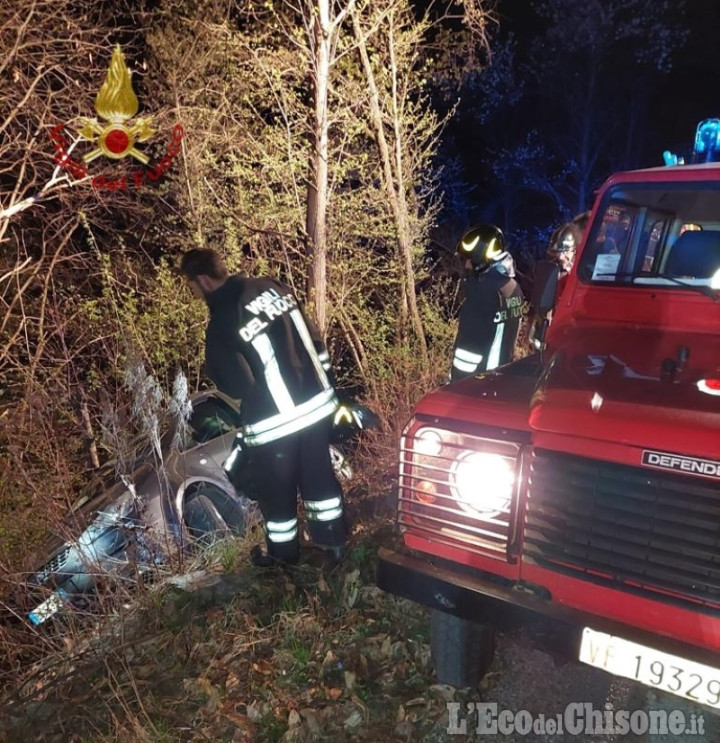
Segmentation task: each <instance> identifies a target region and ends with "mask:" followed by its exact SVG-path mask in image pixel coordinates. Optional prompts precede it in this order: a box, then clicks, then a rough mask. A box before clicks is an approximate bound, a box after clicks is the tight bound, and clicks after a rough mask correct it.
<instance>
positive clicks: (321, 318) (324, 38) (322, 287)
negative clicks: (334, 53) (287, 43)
mask: <svg viewBox="0 0 720 743" xmlns="http://www.w3.org/2000/svg"><path fill="white" fill-rule="evenodd" d="M317 11H318V12H317V14H316V15H315V16H314V18H313V37H312V41H313V42H314V49H313V57H314V59H313V62H314V69H313V77H314V80H313V82H314V88H315V111H314V117H313V133H312V137H313V141H312V152H311V155H310V168H309V169H310V173H309V179H308V181H309V182H308V199H307V212H306V218H305V231H306V233H307V255H308V261H309V268H308V301H309V305H310V310H311V312H312V314H313V315H314V318H315V321H316V323H317V326H318V329H319V330H320V333H321V334H322V335H323V336H324V335H325V332H326V330H327V207H328V110H327V107H328V86H329V80H330V61H331V59H330V57H331V52H330V47H331V37H332V33H333V32H334V29H333V28H332V27H331V24H330V8H329V0H318V4H317Z"/></svg>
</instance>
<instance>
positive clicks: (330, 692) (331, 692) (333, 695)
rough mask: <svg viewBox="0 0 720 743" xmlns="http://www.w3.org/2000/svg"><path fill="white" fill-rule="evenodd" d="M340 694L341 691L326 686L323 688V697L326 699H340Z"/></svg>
mask: <svg viewBox="0 0 720 743" xmlns="http://www.w3.org/2000/svg"><path fill="white" fill-rule="evenodd" d="M342 693H343V690H342V689H337V688H333V687H328V686H326V687H325V696H326V697H327V698H328V699H340V697H341V696H342Z"/></svg>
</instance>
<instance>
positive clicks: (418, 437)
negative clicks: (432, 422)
mask: <svg viewBox="0 0 720 743" xmlns="http://www.w3.org/2000/svg"><path fill="white" fill-rule="evenodd" d="M441 449H442V437H441V436H440V432H439V431H436V430H435V429H434V428H421V429H420V430H419V431H418V432H417V433H416V434H415V452H416V453H417V454H421V455H423V456H426V457H436V456H437V455H438V454H440V450H441Z"/></svg>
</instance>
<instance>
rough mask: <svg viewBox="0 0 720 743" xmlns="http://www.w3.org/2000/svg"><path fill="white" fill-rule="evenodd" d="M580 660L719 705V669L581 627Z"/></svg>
mask: <svg viewBox="0 0 720 743" xmlns="http://www.w3.org/2000/svg"><path fill="white" fill-rule="evenodd" d="M580 660H581V661H582V662H583V663H588V664H589V665H591V666H595V667H596V668H602V669H603V670H604V671H608V673H612V674H614V675H615V676H624V677H625V678H629V679H632V680H633V681H638V682H639V683H641V684H645V685H646V686H651V687H653V688H655V689H662V690H663V691H667V692H670V693H671V694H676V695H677V696H679V697H684V698H685V699H689V700H690V701H692V702H696V703H698V704H707V705H708V706H710V707H715V708H716V709H720V670H718V669H717V668H712V667H711V666H706V665H703V664H702V663H696V662H695V661H692V660H685V659H684V658H678V657H677V656H675V655H670V654H669V653H662V652H660V651H659V650H653V648H648V647H645V646H644V645H638V644H637V643H635V642H630V641H629V640H623V639H622V638H620V637H614V636H613V635H606V634H605V633H604V632H597V631H596V630H593V629H590V628H589V627H585V629H584V630H583V636H582V643H581V645H580Z"/></svg>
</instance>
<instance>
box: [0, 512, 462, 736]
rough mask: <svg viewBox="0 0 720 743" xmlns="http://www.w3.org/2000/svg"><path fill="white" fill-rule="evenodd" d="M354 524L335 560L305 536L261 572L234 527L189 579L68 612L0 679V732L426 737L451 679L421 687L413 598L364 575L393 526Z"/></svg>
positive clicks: (423, 647)
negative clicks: (289, 556) (93, 620)
mask: <svg viewBox="0 0 720 743" xmlns="http://www.w3.org/2000/svg"><path fill="white" fill-rule="evenodd" d="M365 526H366V527H368V528H367V529H366V530H365V531H363V532H357V531H356V534H355V536H354V537H353V546H352V549H351V551H350V553H349V555H348V557H347V558H346V560H345V561H344V563H343V564H342V565H340V566H336V567H331V566H329V565H328V564H325V563H324V562H323V560H321V556H320V554H319V553H318V552H312V551H311V552H309V554H308V556H307V557H306V558H305V559H304V561H303V562H302V563H301V565H300V566H299V567H298V568H297V569H295V570H294V571H292V573H285V572H283V571H280V570H270V571H258V570H257V569H254V568H252V567H249V566H248V561H247V559H246V558H247V550H248V549H249V542H248V541H247V540H244V541H243V540H241V541H239V542H237V543H235V544H234V545H225V546H224V547H222V546H220V547H217V546H216V547H214V548H212V551H211V552H209V553H205V554H203V555H202V556H201V558H199V559H201V560H202V561H204V567H203V569H202V571H197V572H196V573H195V576H194V580H193V581H192V583H193V585H192V590H183V589H180V588H177V587H173V586H172V585H171V584H166V585H164V586H162V587H154V588H150V589H147V590H146V591H145V592H144V593H143V594H141V595H140V596H139V597H137V598H136V600H135V601H134V603H133V604H132V607H131V608H129V609H125V608H123V606H122V604H120V605H119V606H118V605H117V604H116V607H115V608H116V612H117V613H116V614H115V615H114V616H113V617H112V618H106V619H104V620H103V621H100V622H98V623H97V624H96V625H95V626H93V627H92V628H91V629H87V628H86V629H85V630H84V631H82V632H81V631H80V630H79V628H74V629H73V628H72V627H68V628H67V634H66V635H65V636H64V637H63V638H62V646H58V647H56V648H55V649H54V650H52V651H50V650H48V652H47V653H46V654H45V656H44V658H43V660H42V661H41V662H40V661H39V662H36V664H35V665H34V666H32V667H28V668H25V669H23V671H22V673H19V674H17V675H16V677H15V684H14V685H12V686H10V687H6V689H5V691H4V692H3V698H2V710H1V714H0V720H1V722H0V741H3V743H5V742H7V743H10V742H11V741H12V742H13V743H14V742H15V741H21V740H44V741H48V742H50V743H54V742H55V741H57V742H58V743H60V741H73V742H74V743H81V742H82V743H90V741H92V742H93V743H111V742H112V743H116V742H119V743H150V742H152V743H162V742H164V741H168V743H169V742H170V741H173V742H174V741H178V742H180V741H183V742H184V741H188V742H192V743H195V742H199V741H213V742H222V741H258V742H262V741H274V742H277V741H285V742H289V741H298V742H302V741H308V742H309V741H317V740H347V739H350V738H353V739H355V738H357V739H358V740H371V741H375V742H380V741H384V740H388V741H389V740H398V739H407V740H410V739H412V740H429V738H427V737H423V736H424V733H423V732H422V731H425V732H426V733H427V734H428V735H429V734H430V732H431V731H432V730H433V729H435V728H436V727H437V729H438V730H439V729H441V728H442V729H444V725H446V720H445V719H444V717H443V715H445V713H446V708H445V695H446V694H447V693H448V692H447V690H445V689H444V687H442V688H438V687H432V669H431V666H430V657H429V649H428V637H427V623H426V615H425V611H424V610H423V609H421V608H420V607H418V606H416V605H412V604H409V603H407V602H404V601H401V600H398V599H396V598H394V597H391V596H389V595H387V594H384V593H383V592H382V591H380V590H379V589H377V588H376V587H375V586H374V570H375V552H376V544H377V542H378V541H389V540H391V539H392V535H391V534H390V533H388V532H387V531H385V530H384V527H382V526H378V527H377V529H380V531H378V530H377V529H374V528H371V527H370V525H369V524H367V523H366V524H365ZM228 549H230V550H231V551H232V552H233V553H234V554H236V555H237V557H238V561H237V563H235V564H236V569H235V571H234V572H225V571H224V570H223V569H222V566H221V564H220V562H218V560H217V557H218V555H223V554H226V553H225V550H228ZM238 566H242V567H238ZM189 567H197V564H196V565H192V566H189ZM402 700H405V702H403V701H402ZM407 700H411V701H412V704H410V705H407V704H406V702H407ZM38 730H42V731H43V733H42V737H41V738H40V737H38V736H37V731H38ZM416 736H418V737H416Z"/></svg>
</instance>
